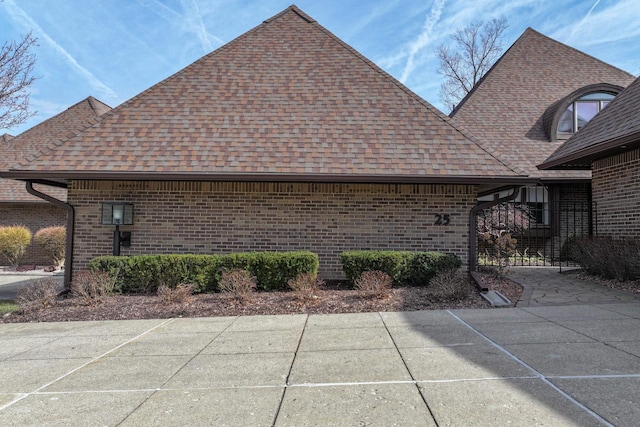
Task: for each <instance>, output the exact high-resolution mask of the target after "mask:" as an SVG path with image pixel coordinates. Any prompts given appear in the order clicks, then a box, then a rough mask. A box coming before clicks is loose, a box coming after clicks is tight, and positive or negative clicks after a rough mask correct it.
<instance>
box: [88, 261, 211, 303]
mask: <svg viewBox="0 0 640 427" xmlns="http://www.w3.org/2000/svg"><path fill="white" fill-rule="evenodd" d="M89 269H90V270H92V271H104V272H106V273H108V274H109V275H110V276H112V277H114V278H116V286H115V289H114V290H115V292H117V293H125V294H130V293H156V292H157V290H158V287H159V286H162V285H164V286H167V287H169V288H175V287H176V286H177V285H178V284H180V283H190V284H192V285H194V292H204V291H214V290H216V286H217V282H218V279H219V276H220V273H219V270H220V257H219V256H217V255H191V254H183V255H138V256H131V257H122V256H102V257H97V258H94V259H93V260H91V262H90V263H89Z"/></svg>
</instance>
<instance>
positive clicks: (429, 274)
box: [407, 252, 462, 286]
mask: <svg viewBox="0 0 640 427" xmlns="http://www.w3.org/2000/svg"><path fill="white" fill-rule="evenodd" d="M461 266H462V261H461V260H460V258H458V257H457V256H455V255H453V254H445V253H442V252H415V253H413V256H412V257H411V260H410V261H409V272H408V273H407V284H409V285H412V286H427V285H428V284H429V283H430V281H431V279H433V278H434V277H435V276H436V275H437V274H438V273H439V272H440V271H444V270H451V269H454V270H457V269H459V268H460V267H461Z"/></svg>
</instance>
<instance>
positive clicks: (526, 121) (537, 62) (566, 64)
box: [451, 28, 634, 179]
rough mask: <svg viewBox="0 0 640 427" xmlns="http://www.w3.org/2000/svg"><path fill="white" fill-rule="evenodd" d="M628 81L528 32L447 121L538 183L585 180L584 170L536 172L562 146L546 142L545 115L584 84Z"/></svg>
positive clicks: (595, 61) (621, 84) (617, 72)
mask: <svg viewBox="0 0 640 427" xmlns="http://www.w3.org/2000/svg"><path fill="white" fill-rule="evenodd" d="M633 79H634V77H633V76H632V75H631V74H629V73H626V72H625V71H622V70H620V69H618V68H615V67H613V66H611V65H608V64H606V63H604V62H602V61H600V60H598V59H595V58H593V57H591V56H589V55H587V54H585V53H583V52H580V51H578V50H576V49H573V48H571V47H569V46H567V45H564V44H562V43H560V42H557V41H555V40H553V39H551V38H549V37H546V36H544V35H542V34H540V33H538V32H537V31H535V30H532V29H531V28H528V29H527V30H526V31H525V32H524V33H523V34H522V35H521V36H520V38H518V40H517V41H516V42H515V43H514V44H513V45H512V46H511V47H510V48H509V49H508V50H507V52H505V54H504V55H503V56H502V57H501V59H500V60H498V61H497V62H496V64H495V65H494V66H493V68H492V69H491V70H490V71H489V72H488V73H487V74H486V75H485V76H484V78H483V79H482V80H481V81H480V82H479V83H478V85H476V87H475V88H474V90H473V91H472V92H470V93H469V94H468V95H467V97H466V98H465V99H464V100H463V101H462V102H461V103H460V105H459V106H458V107H457V109H456V110H455V111H453V112H452V114H451V116H452V117H453V118H454V119H455V120H456V121H457V122H458V123H460V124H461V126H462V127H463V128H464V129H466V130H468V131H469V132H471V134H472V135H473V136H475V137H476V138H477V139H478V140H480V141H482V143H483V144H484V146H485V147H486V148H487V149H489V150H491V151H492V152H493V153H495V154H496V155H497V156H498V157H500V158H501V159H504V160H505V161H506V162H507V163H508V164H509V165H510V166H511V167H512V168H520V169H522V170H524V171H525V172H527V173H528V174H530V175H531V176H534V177H539V178H542V179H556V178H560V179H573V178H575V179H580V178H589V177H590V176H591V175H590V172H587V171H540V170H538V169H537V168H536V165H538V164H539V163H541V162H542V161H543V160H544V159H546V158H547V157H548V156H549V155H550V154H551V153H553V152H554V151H555V150H556V149H557V148H558V147H559V146H560V145H561V144H562V142H561V141H560V142H551V141H550V138H549V135H548V129H545V113H547V114H548V112H549V110H550V107H552V106H554V104H556V105H557V103H559V101H561V100H563V99H564V98H565V97H567V96H568V95H569V94H571V93H573V92H575V91H577V90H579V89H581V88H583V87H585V86H589V85H596V84H602V83H606V84H608V85H612V86H617V87H626V86H627V85H629V84H630V83H631V82H632V81H633Z"/></svg>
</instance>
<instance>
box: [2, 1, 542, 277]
mask: <svg viewBox="0 0 640 427" xmlns="http://www.w3.org/2000/svg"><path fill="white" fill-rule="evenodd" d="M2 176H4V177H7V178H12V179H18V180H23V181H27V182H46V183H50V184H55V185H64V186H67V187H68V196H67V204H68V206H70V207H72V208H73V210H74V212H75V220H74V230H73V231H74V234H73V239H74V244H73V259H72V260H73V262H74V266H73V269H74V270H76V271H77V270H79V269H83V268H86V267H87V264H88V262H89V261H90V260H91V259H92V258H94V257H96V256H99V255H109V254H111V250H112V236H113V230H114V228H113V227H112V226H108V225H101V214H102V211H101V209H102V204H103V203H106V202H127V203H131V204H132V205H133V210H134V214H133V224H132V225H128V226H122V228H121V230H122V231H128V232H131V245H130V246H129V247H124V248H122V252H121V254H122V255H133V254H158V253H228V252H232V251H251V250H279V251H283V250H311V251H314V252H316V253H318V254H319V256H320V262H321V267H320V275H321V276H322V277H323V278H325V279H337V278H342V277H343V273H342V269H341V265H340V263H339V254H340V253H341V252H342V251H345V250H351V249H398V250H403V249H404V250H444V251H447V252H453V253H456V254H457V255H459V256H460V257H461V258H462V259H463V260H464V261H466V260H467V259H468V246H469V232H470V231H469V212H470V210H471V209H472V208H473V207H474V206H475V205H476V203H477V195H478V189H479V186H483V185H484V186H504V185H507V184H513V183H525V184H526V183H527V182H531V180H529V179H528V178H527V177H526V176H524V174H522V173H520V172H518V171H516V170H514V169H513V168H511V167H509V166H508V165H506V164H505V162H503V161H502V160H501V159H499V158H498V157H497V156H496V155H495V154H494V153H492V152H491V151H490V150H487V149H486V148H485V147H484V145H483V144H482V143H480V142H478V140H476V139H474V138H472V137H471V136H469V135H468V134H466V133H465V132H464V131H462V130H461V129H459V128H458V127H457V125H456V123H455V122H454V121H453V120H452V119H450V118H449V117H447V116H446V115H444V114H442V113H441V112H439V111H438V110H437V109H436V108H434V107H433V106H432V105H430V104H429V103H428V102H426V101H425V100H423V99H422V98H420V97H419V96H417V95H416V94H415V93H413V92H411V91H410V90H409V89H407V88H406V87H405V86H404V85H402V84H401V83H400V82H398V81H397V80H396V79H394V78H392V77H391V76H390V75H388V74H387V73H385V72H384V71H383V70H382V69H380V68H379V67H378V66H376V65H375V64H373V63H372V62H371V61H369V60H368V59H366V58H364V57H363V56H362V55H360V54H359V53H358V52H356V51H355V50H354V49H353V48H351V47H350V46H348V45H347V44H346V43H344V42H343V41H341V40H339V39H338V38H337V37H335V36H334V35H333V34H331V33H330V32H329V31H327V30H326V29H325V28H323V27H322V26H320V25H319V24H318V23H317V22H316V21H314V20H313V19H312V18H311V17H309V16H307V15H306V14H304V13H303V12H302V11H301V10H299V9H298V8H296V7H295V6H291V7H289V8H287V9H285V10H284V11H283V12H281V13H280V14H278V15H276V16H274V17H273V18H271V19H268V20H266V21H265V22H264V23H262V24H261V25H259V26H258V27H256V28H254V29H252V30H250V31H249V32H247V33H245V34H243V35H242V36H240V37H238V38H237V39H235V40H233V41H231V42H230V43H228V44H226V45H225V46H222V47H221V48H219V49H217V50H215V51H214V52H212V53H210V54H208V55H206V56H204V57H203V58H201V59H199V60H198V61H196V62H194V63H193V64H191V65H189V66H188V67H186V68H185V69H183V70H181V71H179V72H178V73H176V74H174V75H173V76H171V77H169V78H167V79H166V80H164V81H162V82H160V83H158V84H156V85H155V86H153V87H151V88H149V89H147V90H145V91H144V92H142V93H141V94H139V95H137V96H135V97H134V98H132V99H130V100H129V101H127V102H125V103H123V104H122V105H120V106H118V107H116V108H114V109H113V110H111V111H109V112H108V113H106V114H104V115H103V116H101V117H100V118H99V119H98V120H97V122H96V123H95V124H94V125H92V126H90V127H88V128H87V129H85V130H84V131H83V132H81V133H79V134H77V135H75V136H73V137H71V138H69V139H67V140H65V141H60V142H57V143H55V144H51V145H50V146H49V149H48V150H46V151H44V152H43V153H41V154H40V155H38V156H36V157H35V158H33V159H32V160H31V161H30V162H25V163H22V164H20V165H18V166H15V167H14V168H12V169H11V170H10V171H9V172H4V173H2ZM68 261H70V260H68ZM67 270H68V272H69V274H70V271H71V269H70V268H67ZM69 278H70V277H69V276H68V277H67V278H66V280H67V283H68V280H69Z"/></svg>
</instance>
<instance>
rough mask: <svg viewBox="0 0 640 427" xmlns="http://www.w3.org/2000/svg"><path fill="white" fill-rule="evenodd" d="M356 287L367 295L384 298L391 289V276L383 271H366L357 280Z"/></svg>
mask: <svg viewBox="0 0 640 427" xmlns="http://www.w3.org/2000/svg"><path fill="white" fill-rule="evenodd" d="M354 287H355V288H356V289H357V290H359V291H361V292H362V293H364V294H365V295H367V296H372V297H375V298H383V297H384V296H386V295H387V293H388V292H389V289H391V277H390V276H389V275H388V274H387V273H383V272H382V271H365V272H363V273H362V274H361V275H360V277H358V278H357V279H356V280H355V285H354Z"/></svg>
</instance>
